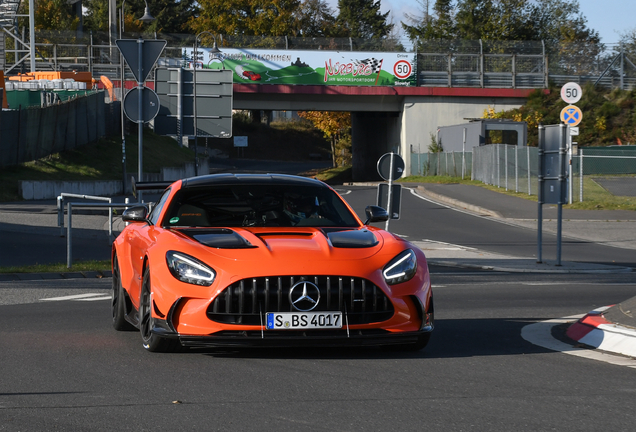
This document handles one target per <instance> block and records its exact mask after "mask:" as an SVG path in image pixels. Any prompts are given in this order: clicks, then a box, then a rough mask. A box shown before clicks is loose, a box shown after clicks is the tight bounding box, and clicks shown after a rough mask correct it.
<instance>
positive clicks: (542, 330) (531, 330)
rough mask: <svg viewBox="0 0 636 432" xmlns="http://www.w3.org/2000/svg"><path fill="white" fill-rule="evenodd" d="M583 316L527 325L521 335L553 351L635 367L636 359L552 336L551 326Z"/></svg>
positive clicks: (570, 321) (532, 342)
mask: <svg viewBox="0 0 636 432" xmlns="http://www.w3.org/2000/svg"><path fill="white" fill-rule="evenodd" d="M583 316H584V315H572V316H569V317H563V318H556V319H551V320H548V321H542V322H538V323H534V324H530V325H527V326H525V327H523V328H522V329H521V337H522V338H524V339H525V340H527V341H528V342H530V343H531V344H534V345H538V346H540V347H543V348H547V349H551V350H553V351H559V352H562V353H564V354H569V355H573V356H577V357H583V358H587V359H590V360H597V361H602V362H605V363H610V364H613V365H617V366H626V367H630V368H634V369H636V360H634V359H630V358H626V357H620V356H617V355H612V354H607V353H604V352H600V351H596V350H591V349H585V348H576V347H573V346H571V345H568V344H566V343H564V342H561V341H559V340H556V339H554V338H553V337H552V327H554V326H556V325H559V324H564V323H572V322H574V321H576V320H578V319H579V318H582V317H583Z"/></svg>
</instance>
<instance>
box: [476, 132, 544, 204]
mask: <svg viewBox="0 0 636 432" xmlns="http://www.w3.org/2000/svg"><path fill="white" fill-rule="evenodd" d="M538 157H539V156H538V150H537V148H536V147H521V146H513V145H506V144H489V145H485V146H481V147H475V148H473V159H474V161H475V162H474V164H473V168H474V171H473V179H474V180H479V181H482V182H484V183H486V184H489V185H493V186H497V187H501V188H504V189H507V190H511V191H515V192H521V193H527V194H529V195H536V194H537V190H538V189H537V184H538V180H537V172H538Z"/></svg>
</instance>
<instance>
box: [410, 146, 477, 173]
mask: <svg viewBox="0 0 636 432" xmlns="http://www.w3.org/2000/svg"><path fill="white" fill-rule="evenodd" d="M472 163H473V154H472V153H471V152H440V153H412V154H411V175H420V176H450V177H459V178H470V177H471V174H472Z"/></svg>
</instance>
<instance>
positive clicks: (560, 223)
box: [556, 124, 569, 266]
mask: <svg viewBox="0 0 636 432" xmlns="http://www.w3.org/2000/svg"><path fill="white" fill-rule="evenodd" d="M560 126H561V128H560V129H561V130H560V132H561V136H560V143H559V202H558V204H557V262H556V265H557V266H560V265H561V233H562V227H563V186H564V184H563V183H565V175H566V173H565V172H564V171H565V167H564V162H565V160H564V158H565V157H566V151H567V149H566V145H567V136H566V135H569V134H568V127H567V126H566V125H564V124H561V125H560Z"/></svg>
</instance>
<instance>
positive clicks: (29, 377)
mask: <svg viewBox="0 0 636 432" xmlns="http://www.w3.org/2000/svg"><path fill="white" fill-rule="evenodd" d="M625 277H626V276H625V275H617V276H612V275H605V276H599V277H598V278H602V279H596V278H593V279H589V276H588V277H587V278H585V279H584V278H580V279H579V280H576V281H572V280H571V279H570V278H569V277H568V278H563V277H557V276H555V275H552V276H548V275H534V276H532V275H527V276H524V277H522V278H520V277H519V275H505V274H503V275H502V274H491V273H475V272H472V273H470V274H466V273H464V274H461V273H460V274H449V273H446V274H443V275H442V274H434V278H433V280H434V282H435V285H436V286H435V301H436V312H437V313H436V315H437V317H436V318H437V322H436V324H437V325H436V330H435V334H434V337H433V338H432V340H431V343H430V345H429V346H428V347H427V348H426V349H425V350H424V351H421V352H418V353H401V352H394V351H391V350H386V349H358V350H341V349H340V350H336V349H331V350H330V349H320V350H311V349H303V350H243V351H223V350H220V351H211V350H208V351H190V352H186V353H179V354H168V355H161V354H151V353H147V352H145V351H144V350H143V348H142V347H141V340H140V337H139V334H138V333H137V332H124V333H119V332H115V331H114V330H113V329H112V328H111V327H110V323H109V320H110V316H109V310H108V306H109V301H108V300H107V299H106V300H94V301H85V300H86V299H90V298H100V297H103V294H107V293H108V283H109V281H108V280H99V281H97V282H93V283H92V285H91V286H82V284H85V283H86V281H85V280H80V282H79V283H78V284H77V285H76V286H74V287H72V288H73V289H72V290H71V291H72V292H74V293H75V294H76V295H79V294H82V293H92V294H95V295H94V296H93V297H84V298H83V299H66V300H65V299H59V300H52V301H40V300H36V302H35V303H30V304H16V305H5V306H0V326H1V328H2V329H3V330H2V338H0V362H1V364H2V365H3V368H2V369H3V373H2V374H1V376H0V388H1V389H2V390H0V430H8V431H14V430H15V431H17V430H23V431H24V430H73V431H82V430H87V431H88V430H91V431H95V430H112V429H113V427H114V425H117V429H119V430H194V429H198V430H263V429H269V430H299V429H300V430H343V431H344V430H347V431H349V430H350V431H353V430H388V429H394V428H399V429H400V430H422V428H424V427H425V428H426V429H427V430H434V431H435V430H440V431H442V430H444V431H447V430H493V431H510V430H527V431H536V430H559V431H569V430H572V431H574V430H576V431H581V430H590V431H592V430H598V429H599V428H600V427H603V428H604V429H605V430H612V429H613V430H628V428H630V427H631V426H632V425H633V423H634V421H635V420H636V414H635V413H634V411H633V405H634V403H636V391H634V389H636V375H634V371H633V370H632V369H629V368H624V367H618V366H613V365H607V364H604V363H600V362H596V361H593V360H588V359H581V358H577V357H572V356H568V355H566V354H563V353H558V352H553V351H549V350H546V349H544V348H541V347H538V346H535V345H532V344H530V343H529V342H527V341H525V340H523V339H522V338H521V336H520V333H521V329H522V328H523V327H524V326H526V325H528V324H531V323H534V322H537V321H541V320H544V319H548V318H553V317H559V316H565V315H570V314H573V313H578V312H581V311H587V310H588V309H590V308H591V307H592V306H596V305H603V304H607V303H608V302H616V301H620V300H621V299H623V298H625V297H628V296H630V295H631V294H630V293H633V290H634V288H635V287H636V284H635V283H634V281H633V280H631V281H630V280H626V279H625ZM22 284H24V286H23V287H22V288H23V290H24V293H25V295H27V294H28V293H29V292H30V291H31V290H37V295H35V297H39V298H59V297H64V296H68V295H69V288H70V287H69V286H68V281H55V282H45V281H38V282H31V283H29V284H25V283H22ZM4 289H6V286H4V285H3V286H2V287H0V290H4Z"/></svg>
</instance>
